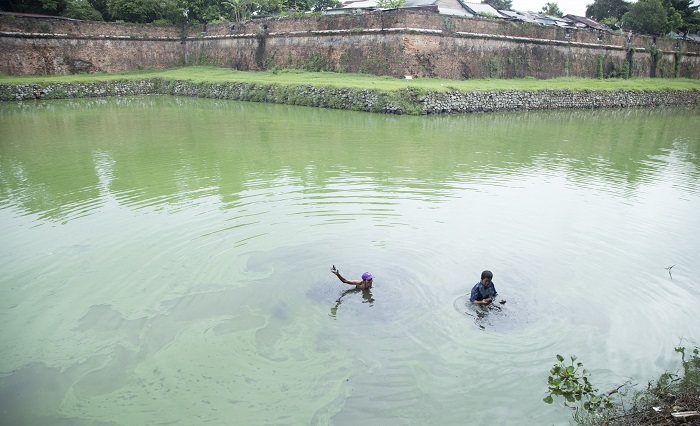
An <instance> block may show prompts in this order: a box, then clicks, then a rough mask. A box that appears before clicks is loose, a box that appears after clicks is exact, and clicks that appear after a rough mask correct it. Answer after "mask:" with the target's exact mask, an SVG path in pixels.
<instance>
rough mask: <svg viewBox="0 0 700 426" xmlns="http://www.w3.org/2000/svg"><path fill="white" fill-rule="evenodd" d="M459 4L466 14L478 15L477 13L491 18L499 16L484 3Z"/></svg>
mask: <svg viewBox="0 0 700 426" xmlns="http://www.w3.org/2000/svg"><path fill="white" fill-rule="evenodd" d="M460 3H462V5H463V6H464V8H465V9H467V12H470V13H473V14H474V15H478V14H479V13H487V14H489V15H493V16H500V15H499V13H498V11H497V10H496V9H494V8H493V7H491V6H490V5H488V4H485V3H467V2H460Z"/></svg>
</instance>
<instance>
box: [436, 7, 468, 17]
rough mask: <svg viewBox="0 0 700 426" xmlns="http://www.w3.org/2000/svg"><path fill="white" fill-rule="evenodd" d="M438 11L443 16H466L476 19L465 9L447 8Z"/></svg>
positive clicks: (439, 8)
mask: <svg viewBox="0 0 700 426" xmlns="http://www.w3.org/2000/svg"><path fill="white" fill-rule="evenodd" d="M438 10H439V12H440V14H441V15H453V16H465V17H467V18H473V17H474V15H472V14H471V13H469V12H467V11H466V10H464V9H449V8H446V7H438Z"/></svg>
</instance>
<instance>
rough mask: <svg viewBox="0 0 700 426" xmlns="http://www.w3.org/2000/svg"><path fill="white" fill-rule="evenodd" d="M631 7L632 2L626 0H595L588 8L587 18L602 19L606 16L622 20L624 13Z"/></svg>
mask: <svg viewBox="0 0 700 426" xmlns="http://www.w3.org/2000/svg"><path fill="white" fill-rule="evenodd" d="M629 9H630V3H629V2H627V1H625V0H595V1H594V2H593V4H589V5H588V7H587V8H586V18H591V19H593V20H595V21H602V20H604V19H606V18H615V19H616V20H618V21H619V20H621V19H622V15H624V14H625V13H627V11H629Z"/></svg>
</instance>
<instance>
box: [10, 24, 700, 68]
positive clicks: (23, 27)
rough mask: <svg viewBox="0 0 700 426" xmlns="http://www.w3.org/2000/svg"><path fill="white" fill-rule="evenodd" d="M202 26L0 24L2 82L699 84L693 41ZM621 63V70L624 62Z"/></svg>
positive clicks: (478, 30) (518, 30)
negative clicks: (369, 79)
mask: <svg viewBox="0 0 700 426" xmlns="http://www.w3.org/2000/svg"><path fill="white" fill-rule="evenodd" d="M202 30H203V28H201V27H197V28H187V29H182V28H174V27H157V26H152V25H133V24H116V23H100V22H82V21H65V20H47V19H34V18H19V17H8V16H2V17H0V73H5V74H14V75H38V74H70V73H80V72H115V71H126V70H134V69H140V68H164V67H173V66H181V65H192V64H210V65H219V66H225V67H232V68H236V69H240V70H265V69H275V68H307V69H314V70H321V69H325V70H333V71H338V72H364V73H372V74H378V75H391V76H396V77H402V76H404V75H411V76H415V77H442V78H450V79H467V78H487V77H491V78H515V77H528V76H531V77H535V78H552V77H561V76H580V77H598V76H601V75H602V76H609V75H615V74H619V73H621V72H624V70H625V69H626V67H627V66H629V70H630V73H631V75H632V76H634V77H674V76H678V77H686V78H696V79H698V78H700V44H698V43H692V42H685V41H675V40H670V39H665V38H663V39H662V38H659V39H655V38H653V37H647V36H639V35H633V36H631V37H628V36H627V35H625V34H614V33H602V32H597V31H590V30H576V29H568V30H567V29H563V28H555V27H544V26H538V25H531V24H523V23H512V22H507V21H502V20H494V19H483V18H461V17H449V16H444V15H437V14H434V13H429V12H417V11H408V10H398V11H389V12H381V13H379V12H377V13H366V14H353V15H336V16H310V17H304V18H279V19H265V20H256V21H247V22H244V23H240V24H236V25H225V24H220V25H210V26H209V27H208V28H206V32H202ZM626 64H627V65H626Z"/></svg>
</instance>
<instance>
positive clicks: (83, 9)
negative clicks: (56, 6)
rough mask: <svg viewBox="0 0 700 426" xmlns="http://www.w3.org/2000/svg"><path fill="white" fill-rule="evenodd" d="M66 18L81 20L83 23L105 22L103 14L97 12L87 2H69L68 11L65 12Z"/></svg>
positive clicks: (71, 0) (82, 0)
mask: <svg viewBox="0 0 700 426" xmlns="http://www.w3.org/2000/svg"><path fill="white" fill-rule="evenodd" d="M63 16H65V17H66V18H73V19H80V20H82V21H103V20H104V18H103V17H102V14H100V12H98V11H97V10H95V8H94V7H92V5H91V4H90V3H88V1H87V0H69V1H68V5H67V6H66V10H65V11H63Z"/></svg>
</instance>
